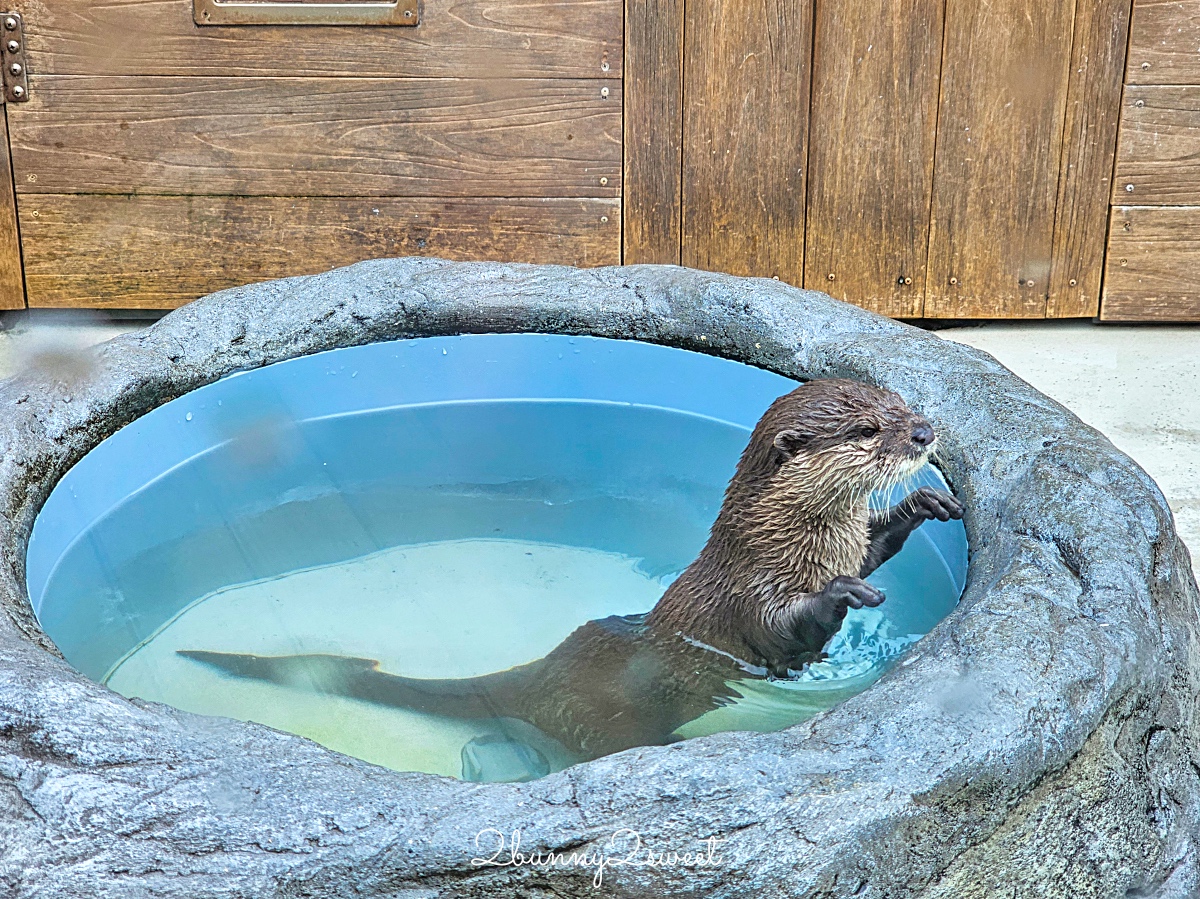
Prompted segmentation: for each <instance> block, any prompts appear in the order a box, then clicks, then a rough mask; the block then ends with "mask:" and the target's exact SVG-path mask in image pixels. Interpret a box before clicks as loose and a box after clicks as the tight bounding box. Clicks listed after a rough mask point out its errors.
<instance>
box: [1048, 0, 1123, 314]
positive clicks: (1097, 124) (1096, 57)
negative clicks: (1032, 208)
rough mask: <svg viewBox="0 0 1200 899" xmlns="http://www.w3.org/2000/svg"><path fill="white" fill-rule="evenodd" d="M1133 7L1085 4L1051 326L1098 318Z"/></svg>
mask: <svg viewBox="0 0 1200 899" xmlns="http://www.w3.org/2000/svg"><path fill="white" fill-rule="evenodd" d="M1130 6H1131V0H1079V2H1078V5H1077V6H1076V10H1075V42H1074V49H1073V50H1072V59H1071V73H1070V81H1069V83H1068V85H1067V118H1066V124H1065V127H1064V130H1063V140H1064V145H1063V150H1062V161H1061V163H1060V164H1059V180H1058V201H1057V208H1056V211H1055V215H1054V245H1053V248H1052V251H1051V252H1052V255H1053V263H1052V267H1051V271H1050V296H1049V298H1048V300H1047V304H1046V315H1047V317H1049V318H1073V317H1081V316H1094V315H1096V314H1097V312H1099V309H1100V280H1101V275H1102V273H1103V271H1104V247H1105V240H1106V238H1107V235H1108V194H1109V189H1110V187H1111V184H1112V171H1113V158H1114V157H1115V155H1116V148H1117V127H1118V124H1119V122H1120V118H1121V79H1122V77H1123V76H1124V71H1125V48H1126V45H1127V43H1128V39H1129V13H1130Z"/></svg>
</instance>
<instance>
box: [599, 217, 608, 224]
mask: <svg viewBox="0 0 1200 899" xmlns="http://www.w3.org/2000/svg"><path fill="white" fill-rule="evenodd" d="M600 221H601V222H602V223H603V224H606V225H607V224H608V216H607V215H602V216H600Z"/></svg>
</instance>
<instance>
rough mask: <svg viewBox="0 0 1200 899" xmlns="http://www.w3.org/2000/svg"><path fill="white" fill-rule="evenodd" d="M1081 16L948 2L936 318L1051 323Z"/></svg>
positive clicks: (1017, 4)
mask: <svg viewBox="0 0 1200 899" xmlns="http://www.w3.org/2000/svg"><path fill="white" fill-rule="evenodd" d="M1074 11H1075V3H1074V2H1064V0H1049V2H1048V0H992V2H989V3H980V2H978V0H949V2H948V3H947V7H946V41H945V61H944V64H943V70H942V97H941V109H940V113H939V122H938V138H937V140H938V145H937V160H936V163H935V167H934V186H933V214H932V224H931V228H930V238H929V271H928V278H927V282H926V299H925V314H926V315H928V316H933V317H947V318H948V317H972V318H1024V317H1030V318H1041V317H1042V316H1043V315H1044V314H1045V310H1046V298H1047V294H1048V292H1049V278H1050V268H1051V250H1052V244H1053V236H1054V209H1055V200H1056V196H1057V191H1058V180H1059V177H1058V176H1059V161H1060V158H1061V150H1062V136H1063V123H1064V116H1065V105H1066V94H1067V73H1068V66H1069V64H1070V57H1071V41H1072V27H1073V20H1074Z"/></svg>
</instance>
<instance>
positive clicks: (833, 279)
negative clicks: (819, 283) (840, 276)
mask: <svg viewBox="0 0 1200 899" xmlns="http://www.w3.org/2000/svg"><path fill="white" fill-rule="evenodd" d="M829 280H830V281H836V280H837V275H835V274H834V273H833V272H830V273H829Z"/></svg>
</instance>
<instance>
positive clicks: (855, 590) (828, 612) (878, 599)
mask: <svg viewBox="0 0 1200 899" xmlns="http://www.w3.org/2000/svg"><path fill="white" fill-rule="evenodd" d="M812 600H813V601H812V606H811V608H812V611H813V617H814V618H815V619H816V620H817V622H818V623H820V624H822V625H826V624H828V625H829V626H830V627H831V628H832V630H831V631H830V634H829V636H833V632H834V631H836V630H837V629H838V628H839V627H841V626H842V620H843V619H844V618H845V617H846V611H847V610H848V609H861V608H863V607H864V606H865V607H867V608H871V609H873V608H875V606H878V605H880V604H881V603H882V602H883V600H884V595H883V591H882V590H879V589H878V588H877V587H872V586H871V585H870V584H868V583H867V582H866V581H864V580H861V579H860V578H856V577H849V576H848V575H844V574H842V575H838V576H837V577H835V578H834V579H833V580H831V581H830V582H829V583H828V584H826V585H825V589H824V590H822V591H821V592H820V593H817V594H815V595H814V596H813V598H812Z"/></svg>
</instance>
